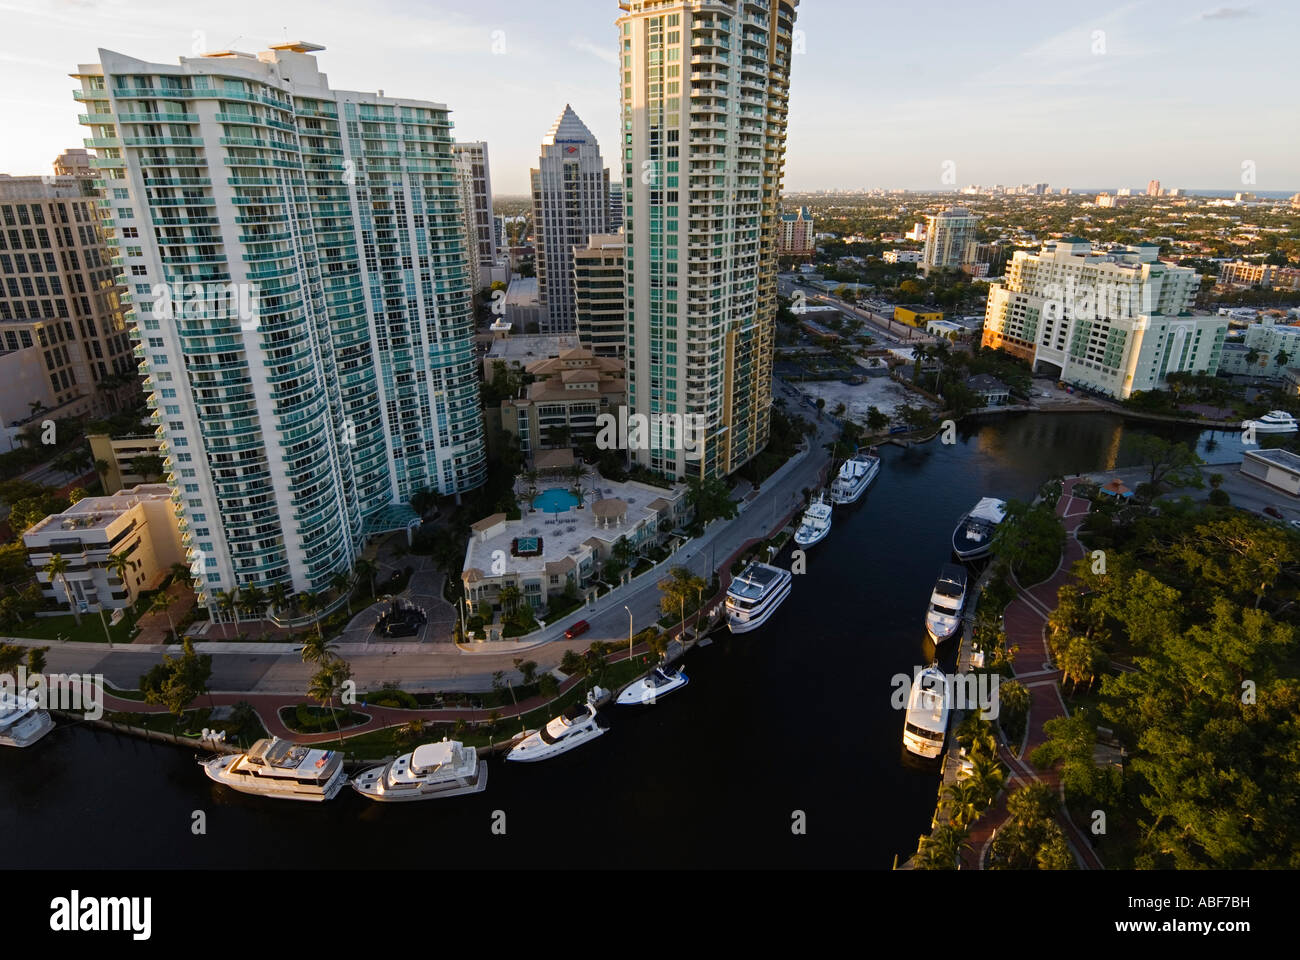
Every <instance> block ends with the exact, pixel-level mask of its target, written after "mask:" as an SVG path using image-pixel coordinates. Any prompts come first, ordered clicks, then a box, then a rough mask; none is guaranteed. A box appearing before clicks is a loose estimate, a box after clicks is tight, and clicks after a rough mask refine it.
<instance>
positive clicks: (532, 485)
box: [524, 470, 542, 502]
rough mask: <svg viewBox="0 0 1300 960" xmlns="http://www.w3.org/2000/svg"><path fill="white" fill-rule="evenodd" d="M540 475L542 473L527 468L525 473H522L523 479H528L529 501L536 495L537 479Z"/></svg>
mask: <svg viewBox="0 0 1300 960" xmlns="http://www.w3.org/2000/svg"><path fill="white" fill-rule="evenodd" d="M541 476H542V475H541V474H540V473H538V472H537V471H536V470H529V471H528V472H527V473H525V474H524V479H525V480H527V481H528V500H529V502H532V500H533V498H534V497H536V496H537V481H538V480H539V479H540V478H541Z"/></svg>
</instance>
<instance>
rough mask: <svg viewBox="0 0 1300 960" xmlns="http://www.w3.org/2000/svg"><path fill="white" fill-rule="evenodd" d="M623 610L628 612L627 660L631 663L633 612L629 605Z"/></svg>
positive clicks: (625, 605) (624, 606)
mask: <svg viewBox="0 0 1300 960" xmlns="http://www.w3.org/2000/svg"><path fill="white" fill-rule="evenodd" d="M623 609H624V610H627V659H628V662H629V663H630V662H631V660H632V611H631V610H630V609H629V608H628V606H627V604H624V605H623Z"/></svg>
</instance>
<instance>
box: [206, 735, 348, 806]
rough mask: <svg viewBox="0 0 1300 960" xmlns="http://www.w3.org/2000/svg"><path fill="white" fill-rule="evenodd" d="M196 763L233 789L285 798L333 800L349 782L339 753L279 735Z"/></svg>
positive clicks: (216, 779)
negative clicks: (244, 748)
mask: <svg viewBox="0 0 1300 960" xmlns="http://www.w3.org/2000/svg"><path fill="white" fill-rule="evenodd" d="M199 763H200V764H201V765H202V767H203V771H204V772H205V773H206V774H207V775H208V777H209V779H212V780H215V781H216V782H217V783H220V784H224V785H225V786H227V787H230V788H231V789H232V790H238V791H239V792H240V793H253V794H257V795H259V796H263V797H282V798H284V799H286V800H311V801H315V802H317V803H319V802H320V801H322V800H333V799H334V798H335V797H336V796H338V794H339V791H340V790H342V789H343V787H344V785H345V784H346V783H347V782H348V778H347V777H346V776H345V775H344V773H343V755H342V754H341V753H338V752H336V751H334V750H316V749H314V748H313V747H310V746H306V745H303V744H298V743H290V742H289V741H288V740H281V739H280V738H279V737H271V738H269V739H266V740H259V741H257V743H255V744H253V747H252V749H251V750H249V751H248V752H247V753H240V754H225V755H223V756H219V757H213V758H212V759H211V760H200V761H199Z"/></svg>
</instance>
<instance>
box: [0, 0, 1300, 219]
mask: <svg viewBox="0 0 1300 960" xmlns="http://www.w3.org/2000/svg"><path fill="white" fill-rule="evenodd" d="M1228 3H1229V4H1230V5H1227V6H1224V5H1219V0H1140V2H1132V3H1123V4H1117V5H1111V4H1107V3H1100V4H1079V3H1063V4H1062V3H1044V2H1042V0H1036V2H1032V3H1028V2H1020V0H999V2H998V3H996V4H991V5H990V4H974V5H972V4H970V3H969V2H968V0H928V2H925V3H921V4H918V3H907V2H905V3H898V2H877V0H802V2H801V3H800V4H799V10H798V19H797V22H796V27H797V28H798V30H799V31H800V32H799V34H798V35H797V37H796V52H795V55H794V57H793V58H792V59H793V65H792V77H791V97H790V121H789V137H788V141H787V142H788V152H787V158H786V178H785V187H786V190H787V191H797V190H823V189H857V188H874V187H884V188H905V189H916V190H944V189H953V188H954V187H956V188H960V187H962V186H965V185H967V184H971V183H978V184H984V185H991V184H994V183H1002V184H1018V183H1033V182H1046V183H1049V184H1051V185H1052V186H1053V187H1061V186H1071V187H1075V188H1081V187H1089V188H1114V187H1126V186H1127V187H1133V188H1135V189H1136V188H1145V186H1146V183H1147V181H1148V180H1150V179H1153V178H1154V179H1159V180H1160V181H1161V183H1162V185H1164V186H1166V187H1184V188H1189V189H1227V190H1252V189H1256V190H1288V191H1289V190H1300V109H1297V107H1296V101H1295V91H1296V90H1297V89H1300V57H1298V56H1297V54H1296V38H1297V37H1300V3H1296V2H1295V0H1258V2H1254V0H1250V2H1248V0H1228ZM619 12H620V11H619V9H618V3H617V0H547V2H545V3H536V2H526V0H473V2H466V0H453V2H449V0H418V2H417V0H367V2H363V3H359V2H356V0H310V2H307V0H276V2H274V3H268V2H266V0H221V2H218V3H212V2H206V3H202V4H198V3H189V2H186V0H0V23H3V24H4V30H3V33H2V34H0V129H3V130H4V131H5V136H4V138H3V140H0V172H5V173H10V174H14V175H19V174H34V173H45V172H47V171H48V170H49V164H50V162H51V161H52V160H53V159H54V157H55V156H56V155H57V154H58V153H59V152H60V151H61V150H63V149H64V148H66V147H70V146H81V140H82V138H83V137H84V136H85V132H84V131H83V129H82V128H81V127H80V126H79V125H78V123H77V114H78V112H79V107H80V104H78V103H77V102H76V101H74V100H73V99H72V90H73V88H74V86H75V85H76V83H75V81H73V80H72V79H71V78H69V77H68V76H67V75H68V74H69V73H70V72H72V71H73V70H74V69H75V67H76V65H77V64H79V63H93V62H97V60H98V54H97V50H98V49H99V48H101V47H103V48H105V49H110V50H117V51H119V52H121V53H124V54H127V55H130V56H135V57H139V58H141V59H144V60H148V61H151V62H161V63H175V62H176V60H177V59H178V58H179V57H181V56H190V55H192V54H193V53H194V52H196V51H202V50H209V51H212V50H223V49H232V48H233V49H237V50H243V51H246V52H250V53H256V52H258V51H260V50H263V49H265V48H266V47H267V46H268V45H270V44H272V43H280V42H283V41H285V40H307V41H311V42H314V43H319V44H322V45H324V46H325V48H326V49H325V50H324V51H323V52H322V53H321V54H319V55H318V56H319V62H320V65H321V69H322V70H323V71H324V72H325V73H326V74H327V75H328V77H329V80H330V83H331V85H332V86H333V87H335V88H339V89H349V90H366V91H373V90H378V89H382V90H384V91H385V93H387V94H389V95H391V96H401V97H412V98H417V99H424V100H434V101H437V102H440V103H444V104H446V105H447V106H449V107H450V108H451V110H452V119H453V122H454V124H455V135H456V137H457V138H458V139H462V140H486V141H488V146H489V153H490V160H491V174H492V181H493V189H494V191H495V192H496V193H497V194H523V193H526V192H527V189H528V170H529V168H530V167H532V166H534V165H536V163H537V154H538V150H539V146H540V143H541V140H542V137H543V136H544V135H545V134H546V132H547V130H548V129H549V128H550V127H551V125H552V123H553V122H554V121H555V118H556V117H558V116H559V114H560V113H561V112H562V111H563V109H564V106H565V104H566V103H571V104H572V105H573V108H574V110H575V111H577V113H578V115H579V116H580V117H582V119H583V120H584V121H585V122H586V123H587V125H588V127H590V128H591V130H592V132H593V133H594V134H595V135H596V137H597V139H598V140H599V141H600V142H601V144H602V148H603V152H604V154H605V157H606V160H607V161H608V160H609V159H610V156H611V152H610V147H611V146H612V144H613V142H614V138H615V136H616V135H617V127H618V109H619V102H618V95H619V91H618V70H617V59H616V57H617V46H616V45H617V36H616V30H615V27H614V21H615V20H616V19H617V17H618V15H619ZM607 145H608V146H607Z"/></svg>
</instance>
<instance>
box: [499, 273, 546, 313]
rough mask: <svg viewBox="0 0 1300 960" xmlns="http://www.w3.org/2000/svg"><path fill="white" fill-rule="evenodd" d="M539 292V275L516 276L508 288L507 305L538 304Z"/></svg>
mask: <svg viewBox="0 0 1300 960" xmlns="http://www.w3.org/2000/svg"><path fill="white" fill-rule="evenodd" d="M538 293H539V288H538V285H537V277H515V278H514V279H513V280H511V281H510V286H508V287H507V288H506V306H507V307H529V306H536V305H537V302H538V299H537V298H538Z"/></svg>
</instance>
